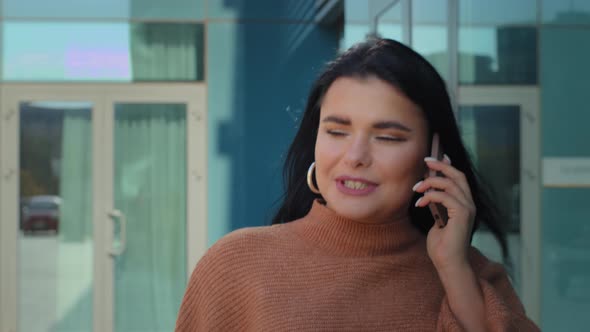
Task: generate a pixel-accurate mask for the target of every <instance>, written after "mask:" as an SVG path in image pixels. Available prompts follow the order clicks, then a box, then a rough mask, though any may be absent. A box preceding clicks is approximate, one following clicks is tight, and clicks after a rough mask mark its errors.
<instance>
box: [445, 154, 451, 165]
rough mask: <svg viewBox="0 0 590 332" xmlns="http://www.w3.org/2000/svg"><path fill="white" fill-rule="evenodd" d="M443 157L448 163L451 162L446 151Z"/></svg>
mask: <svg viewBox="0 0 590 332" xmlns="http://www.w3.org/2000/svg"><path fill="white" fill-rule="evenodd" d="M444 158H445V160H446V161H447V162H448V163H449V164H450V163H451V158H449V156H447V154H446V153H445V154H444Z"/></svg>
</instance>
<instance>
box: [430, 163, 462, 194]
mask: <svg viewBox="0 0 590 332" xmlns="http://www.w3.org/2000/svg"><path fill="white" fill-rule="evenodd" d="M424 161H425V162H426V164H427V165H428V167H429V168H430V169H432V170H435V171H439V172H441V173H443V175H444V176H446V177H447V178H449V179H451V180H453V181H455V182H456V183H457V185H458V186H459V187H461V189H463V191H464V192H465V194H466V195H468V196H469V198H471V197H472V195H471V189H470V188H469V184H468V183H467V178H466V177H465V174H463V172H461V171H459V170H458V169H456V168H455V167H453V166H451V165H449V164H446V163H444V162H442V161H439V160H436V159H435V158H432V157H426V158H424Z"/></svg>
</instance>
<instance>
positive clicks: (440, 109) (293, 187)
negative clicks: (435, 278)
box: [272, 38, 508, 261]
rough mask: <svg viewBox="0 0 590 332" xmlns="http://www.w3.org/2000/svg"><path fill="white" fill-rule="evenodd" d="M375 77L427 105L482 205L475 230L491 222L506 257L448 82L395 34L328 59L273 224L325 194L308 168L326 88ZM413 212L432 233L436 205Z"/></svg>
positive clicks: (432, 125) (432, 123)
mask: <svg viewBox="0 0 590 332" xmlns="http://www.w3.org/2000/svg"><path fill="white" fill-rule="evenodd" d="M370 76H374V77H377V78H379V79H381V80H383V81H385V82H387V83H389V84H391V85H392V86H395V87H396V88H398V89H399V90H401V91H402V92H403V93H404V94H405V95H406V96H407V97H408V98H409V99H410V100H412V101H413V102H414V103H415V104H416V105H418V106H419V107H420V109H422V111H423V113H424V116H425V117H426V119H427V122H428V125H429V129H430V133H429V136H430V138H432V133H434V132H437V133H439V134H440V142H441V145H442V148H443V151H445V153H446V154H447V155H448V156H449V157H450V158H451V160H452V161H453V166H454V167H456V168H457V169H459V170H460V171H462V172H463V173H464V174H465V176H466V178H467V182H468V183H469V186H470V188H471V191H472V195H473V200H474V202H475V206H476V209H477V214H476V216H475V225H474V227H473V232H475V231H476V230H477V228H478V226H479V225H480V224H481V223H483V224H485V225H486V226H487V228H488V229H489V230H490V231H491V232H492V233H493V234H494V236H495V237H496V238H497V240H498V242H499V244H500V246H501V248H502V254H503V256H504V260H505V261H506V260H507V258H508V246H507V243H506V237H505V233H504V230H503V228H502V224H500V222H499V221H500V213H499V210H498V209H497V207H496V205H495V204H494V202H493V201H492V200H491V197H490V195H489V192H488V191H487V189H486V188H487V187H485V186H484V185H483V183H482V180H481V177H480V176H478V174H477V172H476V170H475V168H474V166H473V164H472V162H471V160H470V158H469V155H468V153H467V151H466V149H465V146H464V145H463V142H462V141H461V137H460V133H459V129H458V128H457V123H456V121H455V116H454V114H453V109H452V106H451V102H450V99H449V94H448V93H447V89H446V86H445V82H444V81H443V79H442V78H441V77H440V75H439V74H438V73H437V71H436V69H434V67H433V66H432V65H431V64H430V63H428V61H426V59H424V58H423V57H422V56H421V55H419V54H418V53H416V52H415V51H413V50H412V49H410V48H409V47H407V46H405V45H403V44H401V43H399V42H396V41H394V40H390V39H381V38H372V39H370V40H367V41H365V42H362V43H359V44H356V45H355V46H353V47H352V48H350V49H349V50H347V51H346V52H344V53H343V54H341V55H340V56H338V57H337V58H336V59H335V60H334V61H332V62H330V63H328V65H327V67H326V68H325V70H324V71H323V73H322V74H320V76H319V77H318V78H317V80H316V81H315V83H314V84H313V86H312V89H311V91H310V94H309V97H308V100H307V105H306V108H305V113H304V114H303V117H302V119H301V124H300V126H299V129H298V131H297V133H296V135H295V138H294V139H293V142H292V144H291V146H290V148H289V151H288V153H287V156H286V160H285V165H284V170H283V177H284V179H283V180H284V185H285V192H284V194H283V196H282V203H280V204H281V205H280V207H279V209H278V211H277V213H276V215H275V216H274V217H273V219H272V223H273V224H277V223H285V222H289V221H293V220H295V219H299V218H301V217H303V216H305V215H306V214H307V213H308V212H309V209H310V208H311V205H312V202H313V200H314V199H316V198H318V197H321V196H318V195H315V194H313V193H312V192H311V191H310V190H309V188H308V186H307V182H306V173H307V169H308V168H309V166H310V164H311V163H312V162H313V161H314V151H315V144H316V138H317V133H318V126H319V121H320V106H321V103H322V100H323V97H324V95H325V94H326V91H327V90H328V88H329V87H330V85H331V84H332V83H333V82H334V81H335V80H336V79H337V78H339V77H356V78H367V77H370ZM429 141H431V139H430V140H429ZM419 197H420V195H419V194H415V195H414V196H413V198H412V200H413V201H412V203H414V202H415V201H416V200H417V199H418V198H419ZM409 214H410V218H411V221H412V223H413V224H414V225H415V226H416V227H418V228H419V229H420V230H421V231H422V232H423V233H424V234H427V233H428V230H429V229H430V228H431V227H432V225H433V223H434V219H433V218H432V215H431V214H430V210H429V209H426V208H417V207H415V206H414V204H410V211H409ZM471 235H472V236H473V233H472V234H471Z"/></svg>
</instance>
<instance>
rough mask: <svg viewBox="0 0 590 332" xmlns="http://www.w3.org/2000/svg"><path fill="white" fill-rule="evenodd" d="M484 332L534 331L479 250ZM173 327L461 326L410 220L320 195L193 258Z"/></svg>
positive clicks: (475, 262)
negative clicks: (355, 211) (326, 202)
mask: <svg viewBox="0 0 590 332" xmlns="http://www.w3.org/2000/svg"><path fill="white" fill-rule="evenodd" d="M470 259H471V264H472V266H473V268H474V270H475V271H476V273H477V275H478V276H479V280H480V285H481V288H482V291H483V294H484V299H485V306H486V315H487V325H488V327H489V330H490V331H538V328H537V327H536V326H535V325H534V324H533V323H532V322H531V321H530V320H529V319H528V318H527V317H526V316H525V314H524V310H523V307H522V304H521V303H520V301H519V299H518V298H517V296H516V294H515V292H514V290H513V288H512V286H511V285H510V282H509V280H508V279H507V276H506V273H505V271H504V269H503V267H502V266H501V265H499V264H497V263H492V262H490V261H488V260H487V259H486V258H485V257H484V256H483V255H481V254H480V253H479V252H478V251H477V250H476V249H472V250H471V252H470ZM176 331H178V332H185V331H187V332H188V331H224V332H225V331H298V332H302V331H461V328H460V326H459V323H458V321H457V320H456V319H455V317H454V316H453V313H452V312H451V309H450V306H449V304H448V302H447V300H446V298H445V292H444V289H443V287H442V284H441V282H440V280H439V278H438V275H437V272H436V270H435V268H434V266H433V265H432V262H431V261H430V258H429V257H428V254H427V252H426V239H425V236H424V235H423V234H421V233H420V232H419V231H418V230H417V229H416V228H415V227H414V226H413V225H411V224H409V223H392V224H387V225H366V224H360V223H357V222H354V221H351V220H346V219H344V218H342V217H340V216H338V215H336V214H335V213H334V212H332V211H331V210H330V209H329V208H327V207H325V206H323V205H322V204H320V203H318V202H317V201H316V202H314V204H313V207H312V209H311V211H310V212H309V214H308V215H307V216H305V217H304V218H302V219H299V220H296V221H293V222H290V223H286V224H282V225H274V226H269V227H258V228H248V229H241V230H238V231H235V232H233V233H231V234H228V235H226V236H225V237H223V238H222V239H220V240H219V241H218V242H217V243H216V244H215V245H213V246H212V247H211V248H210V249H209V250H208V252H207V253H206V254H205V256H204V257H203V258H202V259H201V261H200V262H199V263H198V264H197V267H196V268H195V270H194V272H193V274H192V277H191V279H190V281H189V285H188V288H187V290H186V293H185V296H184V299H183V302H182V305H181V308H180V312H179V315H178V320H177V322H176Z"/></svg>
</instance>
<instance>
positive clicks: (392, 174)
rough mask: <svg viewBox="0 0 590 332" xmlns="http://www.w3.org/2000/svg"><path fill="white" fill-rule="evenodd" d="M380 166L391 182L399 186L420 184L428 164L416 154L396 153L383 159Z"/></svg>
mask: <svg viewBox="0 0 590 332" xmlns="http://www.w3.org/2000/svg"><path fill="white" fill-rule="evenodd" d="M382 159H384V160H382V161H381V162H380V163H379V164H380V165H381V170H382V172H383V174H386V176H387V178H388V179H390V180H391V181H394V182H397V183H399V184H402V183H403V184H404V185H405V184H410V186H413V185H414V183H416V182H418V181H419V180H421V179H422V178H423V177H424V174H425V172H426V164H425V163H424V160H423V159H424V157H423V156H422V155H417V154H416V153H401V152H400V153H396V154H392V155H389V156H388V157H387V158H382Z"/></svg>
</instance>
